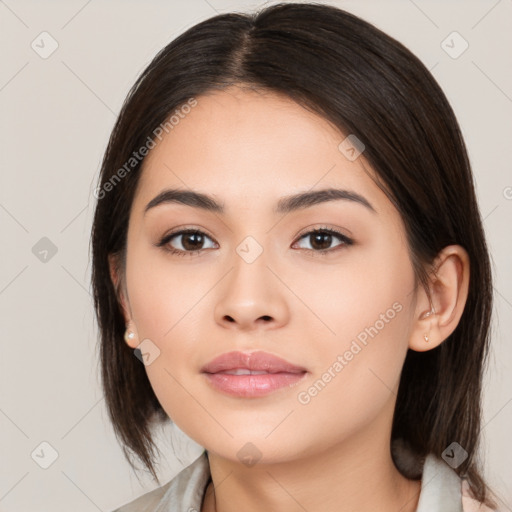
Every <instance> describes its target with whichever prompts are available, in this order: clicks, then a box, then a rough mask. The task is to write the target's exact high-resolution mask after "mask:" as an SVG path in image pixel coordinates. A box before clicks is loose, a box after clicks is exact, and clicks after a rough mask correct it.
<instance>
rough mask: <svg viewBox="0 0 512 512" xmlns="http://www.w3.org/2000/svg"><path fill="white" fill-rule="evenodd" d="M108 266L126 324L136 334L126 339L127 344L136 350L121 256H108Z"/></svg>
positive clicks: (135, 338) (135, 337)
mask: <svg viewBox="0 0 512 512" xmlns="http://www.w3.org/2000/svg"><path fill="white" fill-rule="evenodd" d="M108 264H109V270H110V278H111V280H112V283H113V285H114V289H115V290H116V296H117V300H118V301H119V304H120V306H121V309H122V311H123V316H124V321H125V324H126V325H127V326H128V328H129V329H130V330H131V331H133V332H134V333H135V336H134V337H133V338H131V339H129V338H126V337H125V342H126V343H127V344H128V346H130V347H131V348H136V347H137V345H138V343H136V340H137V333H136V331H135V328H134V327H132V325H131V324H133V321H132V315H131V311H130V304H129V302H128V299H127V297H126V286H125V285H124V282H123V277H122V272H121V262H120V261H119V255H118V254H109V255H108Z"/></svg>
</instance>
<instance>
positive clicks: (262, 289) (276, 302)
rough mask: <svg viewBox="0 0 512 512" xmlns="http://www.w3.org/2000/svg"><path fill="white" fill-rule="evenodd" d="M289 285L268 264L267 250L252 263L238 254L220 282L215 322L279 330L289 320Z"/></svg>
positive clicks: (230, 326)
mask: <svg viewBox="0 0 512 512" xmlns="http://www.w3.org/2000/svg"><path fill="white" fill-rule="evenodd" d="M288 317H289V308H288V304H287V301H286V287H285V286H284V284H283V283H282V281H281V280H280V279H279V278H278V277H277V276H276V273H275V271H273V270H271V269H270V268H269V267H268V266H267V262H266V258H265V252H263V253H262V254H261V255H260V256H259V257H258V258H257V259H256V260H255V261H253V262H252V263H248V262H247V261H245V260H244V259H243V258H241V257H239V256H238V254H237V255H235V257H234V258H233V268H232V269H231V270H230V272H229V273H228V275H227V276H226V277H225V279H224V280H223V283H221V284H220V286H219V289H218V300H217V301H216V303H215V321H216V322H217V323H218V324H220V325H221V326H222V327H224V328H227V329H237V330H244V331H252V330H256V329H276V328H279V327H281V326H282V325H284V324H285V323H286V322H288Z"/></svg>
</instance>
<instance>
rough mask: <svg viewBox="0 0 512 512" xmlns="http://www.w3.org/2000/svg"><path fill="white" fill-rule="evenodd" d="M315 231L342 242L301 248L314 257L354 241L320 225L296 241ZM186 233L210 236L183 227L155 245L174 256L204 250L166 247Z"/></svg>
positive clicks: (197, 252)
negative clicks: (321, 247)
mask: <svg viewBox="0 0 512 512" xmlns="http://www.w3.org/2000/svg"><path fill="white" fill-rule="evenodd" d="M317 233H327V234H329V235H335V236H336V237H337V238H339V239H340V240H341V241H342V242H343V243H342V244H340V245H337V246H336V247H334V248H332V249H321V250H319V251H315V250H314V249H303V250H305V251H307V252H309V253H311V255H312V256H314V257H317V256H328V255H329V254H330V253H332V252H334V251H336V250H337V248H339V247H342V246H347V245H353V243H354V241H353V240H352V239H350V238H348V237H347V236H346V235H344V234H343V233H341V232H339V231H337V230H335V229H332V228H327V227H325V228H324V227H322V228H317V229H313V230H311V231H307V232H306V233H303V234H301V235H299V238H298V239H297V242H298V241H300V240H302V239H303V238H307V237H308V236H310V235H313V234H317ZM187 234H195V235H205V236H207V237H208V238H211V237H209V236H208V235H207V234H206V233H204V232H203V231H200V230H198V229H183V230H181V231H175V232H174V233H169V234H168V235H165V236H164V237H163V238H162V239H161V240H160V241H159V242H158V243H156V244H155V245H156V246H157V247H162V248H163V250H164V251H166V252H168V253H171V254H173V255H176V256H194V255H196V254H199V253H201V252H202V251H204V250H206V249H197V250H195V251H183V250H181V249H174V248H171V249H169V248H168V247H167V244H168V243H169V242H170V241H171V240H172V239H173V238H174V237H176V236H179V235H187Z"/></svg>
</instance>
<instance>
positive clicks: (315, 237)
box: [299, 229, 353, 253]
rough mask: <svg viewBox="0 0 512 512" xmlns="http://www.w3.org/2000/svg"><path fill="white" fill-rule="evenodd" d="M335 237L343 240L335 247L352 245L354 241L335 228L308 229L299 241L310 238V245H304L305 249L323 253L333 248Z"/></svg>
mask: <svg viewBox="0 0 512 512" xmlns="http://www.w3.org/2000/svg"><path fill="white" fill-rule="evenodd" d="M333 238H338V239H339V240H341V242H340V243H339V244H337V245H336V246H334V247H337V246H339V245H351V244H352V243H353V242H352V240H351V239H350V238H348V237H346V236H345V235H343V234H342V233H339V232H338V231H335V230H333V229H315V230H313V231H308V232H307V233H305V234H304V235H302V236H301V237H300V238H299V241H300V240H309V241H310V244H309V245H310V247H303V249H306V250H308V251H314V252H320V253H322V252H327V251H329V250H330V249H331V248H332V247H330V246H331V243H332V241H333Z"/></svg>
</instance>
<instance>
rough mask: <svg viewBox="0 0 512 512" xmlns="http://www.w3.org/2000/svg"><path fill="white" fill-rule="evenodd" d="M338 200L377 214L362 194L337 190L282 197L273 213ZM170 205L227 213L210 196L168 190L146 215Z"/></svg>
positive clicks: (179, 190) (149, 204)
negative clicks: (161, 206)
mask: <svg viewBox="0 0 512 512" xmlns="http://www.w3.org/2000/svg"><path fill="white" fill-rule="evenodd" d="M337 200H346V201H353V202H355V203H358V204H361V205H363V206H364V207H366V208H367V209H368V210H370V211H372V212H374V213H377V212H376V210H375V208H374V207H373V206H372V204H371V203H370V202H369V201H368V200H367V199H366V198H365V197H363V196H361V195H360V194H358V193H356V192H353V191H350V190H343V189H335V188H328V189H323V190H315V191H308V192H301V193H299V194H294V195H290V196H285V197H282V198H280V199H279V201H278V202H277V205H276V207H275V208H274V209H273V211H274V213H290V212H293V211H296V210H304V209H306V208H310V207H312V206H314V205H317V204H321V203H326V202H329V201H337ZM169 203H178V204H184V205H186V206H191V207H194V208H200V209H202V210H206V211H209V212H214V213H220V214H223V213H225V206H224V203H219V202H217V200H216V199H214V198H213V197H212V196H209V195H208V194H203V193H201V192H195V191H192V190H181V189H166V190H163V191H162V192H160V193H159V194H158V195H157V196H156V197H154V198H153V199H152V200H151V201H150V202H149V203H148V204H147V205H146V208H145V209H144V215H145V214H146V212H147V211H148V210H150V209H152V208H155V207H156V206H159V205H162V204H169Z"/></svg>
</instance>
